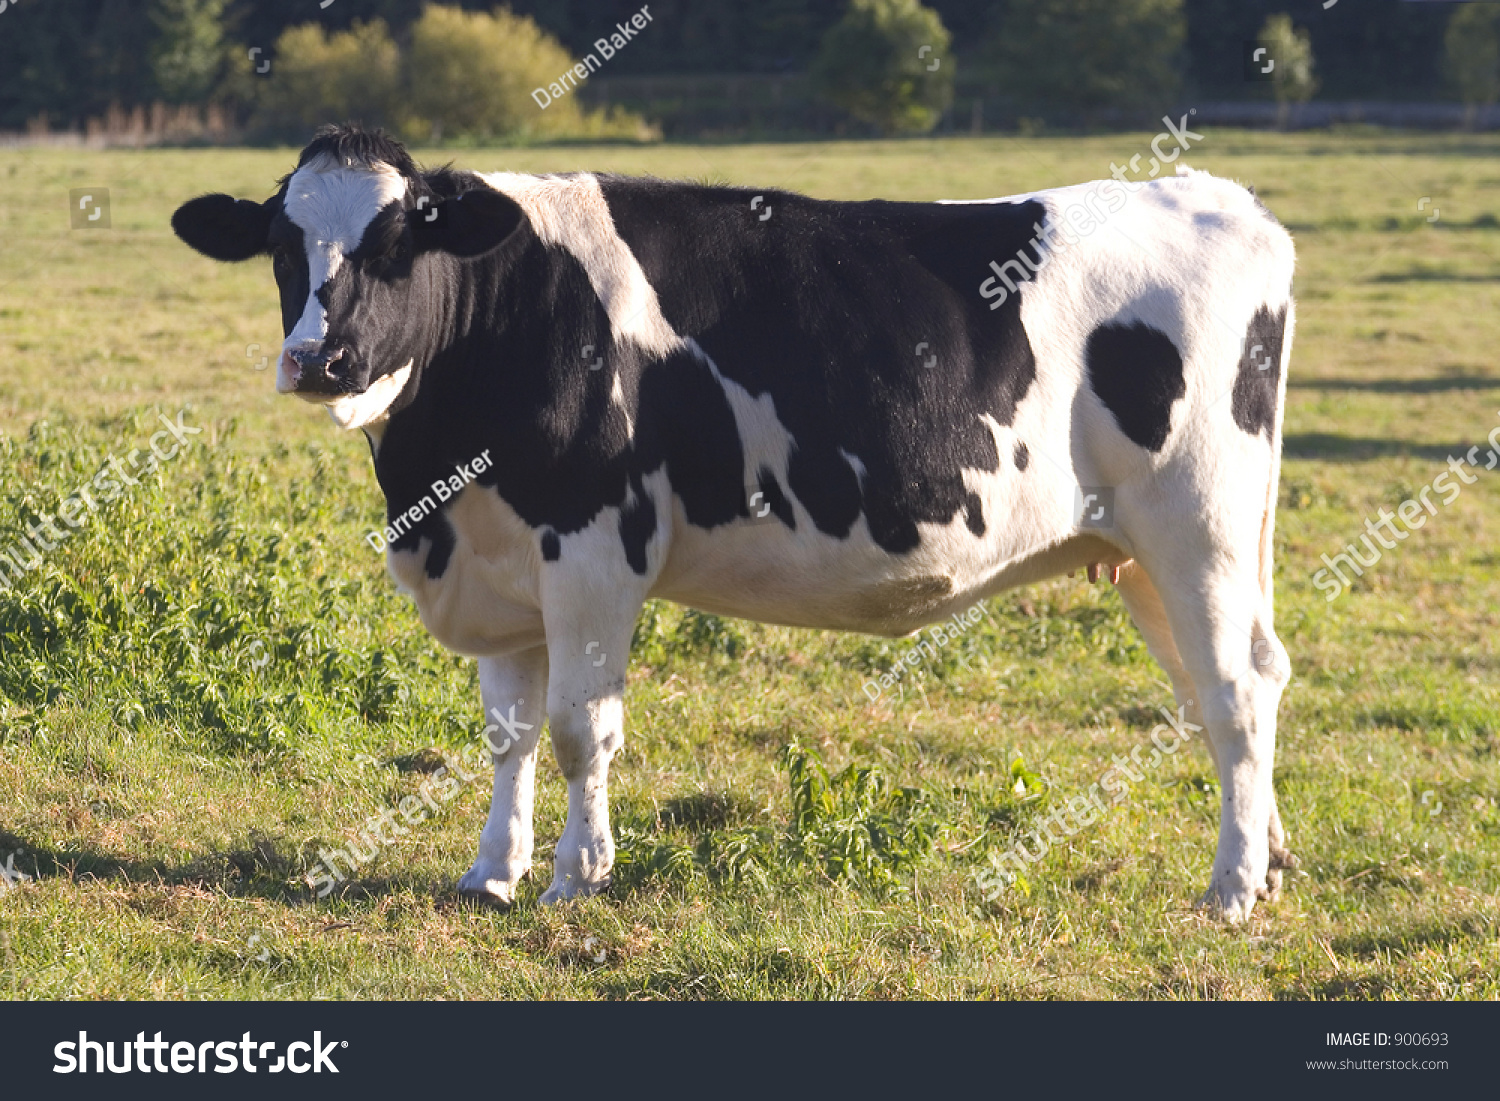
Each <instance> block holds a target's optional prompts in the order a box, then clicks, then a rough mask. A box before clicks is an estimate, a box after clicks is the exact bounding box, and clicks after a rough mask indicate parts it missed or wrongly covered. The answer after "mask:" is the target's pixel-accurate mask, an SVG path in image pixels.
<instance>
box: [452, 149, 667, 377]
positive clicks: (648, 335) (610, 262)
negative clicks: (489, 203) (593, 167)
mask: <svg viewBox="0 0 1500 1101" xmlns="http://www.w3.org/2000/svg"><path fill="white" fill-rule="evenodd" d="M480 179H482V180H484V182H485V183H487V184H489V185H490V186H491V187H493V188H494V189H495V190H496V191H500V192H503V193H504V194H505V195H508V196H509V197H510V198H511V199H513V200H515V202H516V204H517V205H519V206H520V208H521V209H522V210H523V211H525V213H526V218H527V220H528V221H529V222H530V223H531V228H532V229H533V230H534V231H535V232H536V235H537V237H538V238H539V239H540V240H541V241H542V242H543V243H544V244H548V245H552V246H554V247H556V248H563V249H566V250H567V251H568V252H569V253H571V254H572V256H573V257H574V258H575V259H576V260H577V261H578V263H579V264H580V265H581V266H582V267H583V270H584V271H585V272H586V273H587V274H588V277H589V282H590V283H591V284H592V285H593V287H594V293H595V294H597V295H598V296H599V301H600V302H602V303H603V304H604V310H605V312H606V313H607V314H608V315H609V324H610V330H611V332H612V333H613V335H614V338H615V339H616V340H630V341H632V342H633V343H635V344H637V345H639V346H640V347H641V348H643V349H644V350H645V351H647V352H649V353H650V354H651V355H653V356H656V357H657V358H659V359H660V358H664V357H666V356H667V355H669V354H670V353H672V352H674V351H677V350H678V349H679V348H681V347H682V343H683V341H682V337H680V336H678V335H677V333H676V332H674V331H673V329H672V326H671V325H669V324H667V319H666V318H665V317H663V316H662V312H661V305H660V303H659V302H657V299H656V290H655V289H654V288H653V287H652V286H651V283H650V281H648V280H647V279H646V273H645V272H644V271H642V270H641V265H640V262H639V261H638V260H637V259H636V258H635V254H634V253H633V252H631V251H630V246H629V245H627V244H626V243H625V241H624V240H623V239H622V238H621V237H620V235H619V233H618V232H616V230H615V223H614V219H613V218H611V217H610V213H609V204H608V203H606V202H605V201H604V192H603V191H601V190H600V188H599V181H598V180H597V179H596V178H594V177H593V176H591V175H589V174H587V173H580V174H578V175H574V176H526V175H522V174H520V173H515V172H494V173H490V174H488V175H481V176H480Z"/></svg>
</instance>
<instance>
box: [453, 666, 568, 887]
mask: <svg viewBox="0 0 1500 1101" xmlns="http://www.w3.org/2000/svg"><path fill="white" fill-rule="evenodd" d="M479 690H480V695H481V696H482V698H483V700H484V714H485V722H486V726H485V732H484V736H485V739H486V740H487V741H488V742H489V749H490V753H491V756H492V757H493V759H494V762H495V792H494V795H493V797H492V798H491V799H490V817H489V820H488V821H487V822H485V824H484V832H483V833H481V834H480V835H479V855H478V857H476V858H475V860H474V866H473V867H471V868H470V869H469V870H468V871H467V872H465V873H464V877H463V878H462V879H460V880H459V881H458V889H459V892H460V893H461V894H463V895H466V896H468V897H470V898H475V899H479V900H481V901H484V902H490V903H494V904H496V905H500V906H510V905H511V904H512V903H513V902H515V900H516V886H517V884H519V883H520V881H521V877H522V876H524V875H525V874H526V873H527V872H528V871H530V870H531V847H532V838H533V834H532V825H531V811H532V804H533V802H534V801H535V794H536V746H537V739H538V738H539V737H540V736H541V733H542V721H543V718H544V716H545V712H544V710H543V708H544V705H545V704H546V700H547V648H546V647H545V646H538V647H536V648H534V649H531V650H524V651H522V652H521V653H519V654H512V655H510V656H508V657H503V658H480V659H479Z"/></svg>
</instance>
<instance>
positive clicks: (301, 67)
mask: <svg viewBox="0 0 1500 1101" xmlns="http://www.w3.org/2000/svg"><path fill="white" fill-rule="evenodd" d="M261 87H262V91H261V93H260V99H259V107H258V110H257V113H256V128H257V129H259V130H261V131H263V132H266V133H269V134H271V135H274V136H277V137H283V138H287V139H290V140H303V139H305V138H306V137H307V134H308V132H309V131H311V130H312V129H314V128H315V127H317V126H319V125H321V124H322V123H325V122H343V121H346V120H350V121H357V122H363V123H364V124H366V125H367V126H396V125H398V124H399V122H400V119H401V117H402V111H403V105H402V98H401V57H400V54H399V52H398V51H397V49H396V43H395V40H394V39H392V38H391V32H390V31H389V30H388V29H387V28H386V25H385V20H383V19H372V20H370V21H369V22H368V23H361V22H360V21H359V20H355V21H354V23H353V25H352V26H351V27H350V28H349V29H348V30H347V31H337V32H335V33H334V34H327V33H325V32H324V30H323V28H322V27H321V26H319V25H318V24H316V23H303V24H301V25H300V26H296V27H288V28H287V29H286V30H285V31H283V32H282V33H281V37H280V38H278V39H277V40H276V47H275V50H274V56H273V60H272V70H271V73H270V76H269V78H268V79H265V80H264V81H262V82H261Z"/></svg>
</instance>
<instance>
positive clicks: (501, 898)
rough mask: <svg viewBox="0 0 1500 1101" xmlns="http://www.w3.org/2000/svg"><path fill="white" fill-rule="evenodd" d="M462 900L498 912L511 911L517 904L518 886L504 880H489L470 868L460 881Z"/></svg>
mask: <svg viewBox="0 0 1500 1101" xmlns="http://www.w3.org/2000/svg"><path fill="white" fill-rule="evenodd" d="M458 893H459V896H460V897H462V898H466V899H469V900H470V901H472V902H478V903H481V904H483V905H485V906H491V907H494V908H495V909H497V910H509V909H510V908H511V907H512V906H514V905H515V904H516V884H515V883H510V882H508V881H506V880H504V879H487V878H485V877H484V876H483V875H481V874H478V873H476V872H475V871H474V869H472V868H470V869H469V870H468V871H467V872H465V873H464V876H463V878H462V879H460V880H459V881H458Z"/></svg>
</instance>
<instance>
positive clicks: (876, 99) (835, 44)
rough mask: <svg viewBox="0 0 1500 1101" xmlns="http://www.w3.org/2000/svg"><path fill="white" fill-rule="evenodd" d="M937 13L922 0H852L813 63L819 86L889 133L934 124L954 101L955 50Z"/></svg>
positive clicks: (863, 119) (928, 127) (920, 129)
mask: <svg viewBox="0 0 1500 1101" xmlns="http://www.w3.org/2000/svg"><path fill="white" fill-rule="evenodd" d="M949 45H950V40H949V35H948V31H947V29H946V28H944V26H943V21H942V19H941V18H939V16H938V14H937V12H935V11H933V10H932V9H930V8H924V7H923V6H922V5H921V3H919V2H918V0H851V2H850V4H849V10H848V11H847V12H846V13H845V15H844V18H843V19H842V20H840V21H839V22H838V23H835V24H834V25H833V26H832V27H831V28H829V30H828V33H827V34H826V35H824V36H823V45H822V48H821V50H820V51H819V53H818V57H817V60H816V61H815V62H814V63H813V69H812V76H813V82H814V86H815V87H816V88H817V90H818V92H819V94H820V95H821V96H822V97H823V98H824V99H826V100H827V101H828V102H830V103H832V104H834V105H835V106H837V107H842V108H843V109H844V110H846V111H848V112H849V113H850V114H851V115H853V116H854V117H855V118H857V119H859V120H860V121H861V122H866V123H869V124H871V125H873V126H875V127H876V128H877V129H879V130H880V132H881V133H883V134H892V133H924V132H926V131H928V130H931V129H932V128H933V127H934V126H935V125H937V121H938V119H939V118H941V117H942V114H943V112H944V111H945V110H947V109H948V105H949V104H950V103H952V102H953V69H954V63H953V55H952V54H951V53H950V52H949Z"/></svg>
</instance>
